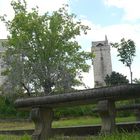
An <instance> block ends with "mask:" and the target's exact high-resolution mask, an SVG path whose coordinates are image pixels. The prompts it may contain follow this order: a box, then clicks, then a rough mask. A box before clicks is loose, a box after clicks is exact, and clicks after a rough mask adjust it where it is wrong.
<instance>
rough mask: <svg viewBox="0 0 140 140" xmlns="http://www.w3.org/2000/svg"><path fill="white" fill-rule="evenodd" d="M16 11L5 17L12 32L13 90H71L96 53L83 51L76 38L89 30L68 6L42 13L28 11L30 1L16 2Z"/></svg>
mask: <svg viewBox="0 0 140 140" xmlns="http://www.w3.org/2000/svg"><path fill="white" fill-rule="evenodd" d="M11 5H12V7H13V10H14V12H15V16H14V18H13V19H12V20H11V21H9V20H6V18H5V17H4V16H3V17H1V20H2V21H3V22H4V23H5V24H6V26H7V29H8V31H9V32H10V35H9V36H8V42H7V43H6V45H5V47H6V53H5V62H6V65H7V71H6V74H7V77H8V78H7V81H6V82H7V84H6V85H7V86H8V87H6V89H10V90H9V91H12V92H21V91H23V90H24V91H26V92H27V93H28V94H29V95H30V93H31V92H35V93H38V92H43V93H45V94H46V95H48V94H50V93H51V92H52V89H68V88H70V87H72V86H74V85H76V84H79V83H80V81H78V79H77V78H76V76H77V73H79V72H87V71H88V70H89V65H87V63H86V60H88V59H91V58H92V54H91V53H89V52H84V51H82V50H81V46H80V45H79V44H78V42H77V41H76V37H77V36H79V35H81V33H82V32H83V33H85V34H86V33H87V30H88V29H89V27H88V26H85V25H82V23H81V21H80V20H77V19H76V16H75V15H74V14H70V13H69V12H68V9H67V6H68V5H65V6H64V7H62V8H60V9H59V10H58V11H54V12H52V13H51V14H50V13H48V12H46V13H45V14H43V15H39V9H38V8H33V9H32V10H31V11H30V12H28V11H27V3H26V1H23V2H21V1H20V0H18V1H17V2H16V1H14V0H13V1H12V2H11Z"/></svg>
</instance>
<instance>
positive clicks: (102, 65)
mask: <svg viewBox="0 0 140 140" xmlns="http://www.w3.org/2000/svg"><path fill="white" fill-rule="evenodd" d="M91 51H92V52H93V53H94V54H95V58H94V59H93V69H94V86H95V88H96V87H102V86H105V85H106V84H105V82H104V79H105V77H106V75H107V74H108V75H110V74H111V72H112V63H111V54H110V45H109V44H108V40H107V36H105V40H104V41H95V42H92V47H91Z"/></svg>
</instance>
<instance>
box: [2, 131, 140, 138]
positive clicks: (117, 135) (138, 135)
mask: <svg viewBox="0 0 140 140" xmlns="http://www.w3.org/2000/svg"><path fill="white" fill-rule="evenodd" d="M139 139H140V133H136V132H134V133H115V134H112V135H106V136H88V137H76V136H75V137H62V136H61V137H54V138H51V139H50V140H139ZM0 140H31V137H30V136H28V135H24V136H22V137H19V136H4V135H0Z"/></svg>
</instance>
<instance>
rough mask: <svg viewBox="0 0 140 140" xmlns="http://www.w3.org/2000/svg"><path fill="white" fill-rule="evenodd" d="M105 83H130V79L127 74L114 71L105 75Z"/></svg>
mask: <svg viewBox="0 0 140 140" xmlns="http://www.w3.org/2000/svg"><path fill="white" fill-rule="evenodd" d="M105 83H106V85H107V86H114V85H121V84H128V83H129V80H128V79H127V78H126V76H124V75H122V74H120V73H118V72H115V71H113V72H112V73H111V75H107V76H106V77H105Z"/></svg>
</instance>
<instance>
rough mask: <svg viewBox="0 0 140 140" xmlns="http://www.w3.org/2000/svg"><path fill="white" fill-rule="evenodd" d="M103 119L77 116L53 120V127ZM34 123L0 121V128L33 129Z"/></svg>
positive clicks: (128, 119) (126, 118) (120, 120)
mask: <svg viewBox="0 0 140 140" xmlns="http://www.w3.org/2000/svg"><path fill="white" fill-rule="evenodd" d="M130 121H135V117H134V116H131V117H125V118H117V119H116V122H130ZM100 123H101V120H100V118H97V117H89V116H88V117H86V116H85V117H77V118H65V119H61V120H58V121H54V122H53V127H54V128H57V127H65V126H81V125H95V124H100ZM33 128H34V124H33V123H32V122H0V130H22V129H33Z"/></svg>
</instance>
